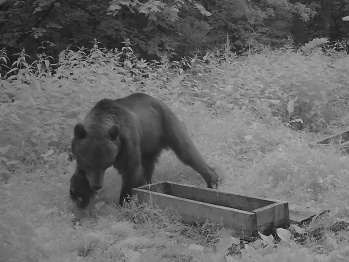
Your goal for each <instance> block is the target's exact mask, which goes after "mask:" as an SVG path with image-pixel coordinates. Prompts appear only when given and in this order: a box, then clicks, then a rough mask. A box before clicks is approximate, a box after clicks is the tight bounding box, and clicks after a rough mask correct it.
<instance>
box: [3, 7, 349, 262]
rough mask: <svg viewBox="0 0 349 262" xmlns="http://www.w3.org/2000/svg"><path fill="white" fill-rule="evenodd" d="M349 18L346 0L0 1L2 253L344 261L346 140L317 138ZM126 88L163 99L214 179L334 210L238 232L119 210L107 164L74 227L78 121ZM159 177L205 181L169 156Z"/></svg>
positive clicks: (14, 257)
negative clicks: (240, 235)
mask: <svg viewBox="0 0 349 262" xmlns="http://www.w3.org/2000/svg"><path fill="white" fill-rule="evenodd" d="M348 15H349V3H348V1H344V0H338V1H337V0H335V1H331V0H321V1H311V0H304V1H303V0H302V1H294V0H290V1H287V0H234V1H232V0H230V1H229V0H203V1H199V0H198V1H193V0H187V1H181V0H172V1H167V0H163V1H159V0H151V1H145V0H144V1H127V0H123V1H122V0H113V1H87V0H86V1H85V0H81V1H68V0H67V1H64V0H53V1H45V0H38V1H13V0H11V1H10V0H0V35H1V37H0V199H1V202H0V261H143V262H153V261H200V262H201V261H202V262H206V261H209V262H223V261H228V262H232V261H247V262H252V261H258V262H260V261H262V262H263V261H271V262H272V261H278V262H280V261H282V262H283V261H285V262H286V261H287V262H289V261H291V262H299V261H304V262H315V261H324V262H337V261H340V262H341V261H348V257H349V248H348V246H349V245H348V243H349V232H348V231H349V227H348V226H349V221H348V214H349V202H348V199H349V159H348V156H347V155H346V152H347V151H348V149H347V145H346V144H345V143H343V145H342V146H338V145H336V144H331V145H328V146H325V147H322V146H317V145H316V141H318V140H319V139H321V138H323V137H326V136H328V135H329V134H336V133H339V132H342V131H346V130H347V129H348V125H349V114H348V112H349V106H348V105H349V101H348V100H349V95H348V93H349V92H348V91H349V85H348V82H349V81H348V80H349V57H348V44H347V37H348V25H347V23H348ZM134 92H145V93H148V94H150V95H153V96H156V97H158V98H161V99H162V100H164V101H165V102H166V103H167V104H168V105H169V106H170V107H171V108H172V109H173V111H174V112H175V113H176V114H177V115H178V116H179V118H180V119H181V120H182V121H183V124H184V125H185V126H186V129H187V131H188V133H189V134H190V136H191V137H192V139H193V140H194V142H195V143H196V145H197V146H198V148H199V150H200V152H202V154H203V155H204V157H205V159H206V160H207V161H208V162H209V163H210V164H211V165H212V166H214V167H215V168H216V170H217V172H218V173H219V175H220V177H221V179H222V183H221V184H220V185H219V190H224V191H228V192H232V193H241V194H249V195H253V196H260V197H270V198H274V199H280V200H286V201H288V202H289V203H291V204H299V205H303V206H308V207H310V208H315V209H317V210H330V212H328V213H326V214H325V215H322V216H315V217H314V218H313V220H312V221H311V222H310V223H309V224H307V225H303V226H300V225H292V226H291V227H290V228H288V229H285V230H283V229H275V234H274V236H265V235H263V234H260V235H259V237H258V238H257V239H256V241H254V242H245V241H241V240H240V239H237V238H235V237H232V232H231V231H230V230H229V229H226V228H223V227H222V226H221V225H219V224H218V225H217V224H213V223H210V222H209V221H208V222H207V223H205V224H203V225H192V224H185V223H182V221H180V220H179V218H178V214H176V213H173V212H172V211H171V210H166V211H163V210H159V209H158V208H157V207H156V206H153V205H141V206H138V205H136V204H135V203H134V202H131V203H130V204H129V205H126V206H125V207H120V206H118V205H117V204H116V202H117V199H118V194H119V187H120V178H119V176H116V175H115V171H113V170H112V169H108V170H107V174H106V180H105V181H106V182H105V185H104V187H103V189H102V190H101V192H100V193H99V194H98V196H97V197H96V199H95V200H94V202H93V203H92V204H91V205H90V207H89V208H88V210H86V212H85V213H84V214H82V217H80V218H81V219H80V221H79V223H75V222H76V218H77V216H78V215H79V216H81V213H79V212H78V211H77V210H76V208H75V206H74V205H73V203H72V202H71V201H70V199H69V194H68V191H69V179H70V177H71V175H72V173H73V172H74V168H75V161H74V160H73V157H72V155H71V148H70V141H71V138H72V134H73V127H74V125H75V124H76V123H77V122H79V121H82V119H83V118H84V116H85V115H86V113H87V112H88V110H89V109H90V108H91V107H92V106H93V104H95V103H96V102H97V101H98V100H99V99H102V98H105V97H108V98H119V97H122V96H125V95H128V94H130V93H134ZM342 142H346V141H342ZM163 180H170V181H175V182H180V183H188V184H194V185H197V186H204V185H203V182H202V181H201V179H200V177H199V176H197V174H196V173H195V172H193V171H192V170H191V169H190V168H187V167H185V166H183V165H182V164H181V163H179V161H177V160H176V157H175V156H174V155H173V154H171V153H170V152H165V153H164V154H163V155H162V157H161V159H160V161H159V163H158V165H157V167H156V171H155V176H154V182H156V181H163ZM74 221H75V222H74Z"/></svg>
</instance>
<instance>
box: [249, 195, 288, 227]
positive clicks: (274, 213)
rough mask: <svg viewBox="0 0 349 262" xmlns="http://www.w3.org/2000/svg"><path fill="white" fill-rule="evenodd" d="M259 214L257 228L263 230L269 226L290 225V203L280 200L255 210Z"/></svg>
mask: <svg viewBox="0 0 349 262" xmlns="http://www.w3.org/2000/svg"><path fill="white" fill-rule="evenodd" d="M253 212H255V213H256V216H257V228H258V230H259V231H260V232H263V231H264V230H266V229H269V228H277V227H289V226H290V217H289V212H288V203H287V202H282V201H279V202H278V203H274V204H272V205H268V206H265V207H262V208H258V209H255V210H253Z"/></svg>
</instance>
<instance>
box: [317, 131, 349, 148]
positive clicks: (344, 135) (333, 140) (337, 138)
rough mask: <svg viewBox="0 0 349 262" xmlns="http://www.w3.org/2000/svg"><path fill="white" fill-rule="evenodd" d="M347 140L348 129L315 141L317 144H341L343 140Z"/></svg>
mask: <svg viewBox="0 0 349 262" xmlns="http://www.w3.org/2000/svg"><path fill="white" fill-rule="evenodd" d="M346 141H349V130H348V131H344V132H342V133H340V134H337V135H332V136H329V137H326V138H324V139H321V140H320V141H318V142H317V144H319V145H329V144H332V143H333V144H341V143H343V142H346Z"/></svg>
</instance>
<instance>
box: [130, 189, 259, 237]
mask: <svg viewBox="0 0 349 262" xmlns="http://www.w3.org/2000/svg"><path fill="white" fill-rule="evenodd" d="M132 191H133V194H134V195H137V196H138V201H139V203H143V202H150V203H154V204H155V205H157V206H159V207H160V208H163V209H166V208H169V207H172V208H174V210H177V211H178V212H179V213H180V214H181V216H182V218H183V219H184V220H185V221H187V222H199V223H205V222H206V221H207V220H209V221H215V222H218V223H222V224H223V226H225V227H229V228H231V229H233V230H234V234H235V235H237V236H239V237H241V238H243V239H247V240H249V239H251V237H252V236H256V235H257V218H256V214H255V213H252V212H248V211H242V210H237V209H234V208H229V207H223V206H216V205H213V204H209V203H203V202H198V201H195V200H190V199H184V198H181V197H176V196H171V195H166V194H163V193H158V192H149V191H147V190H144V189H141V188H134V189H132Z"/></svg>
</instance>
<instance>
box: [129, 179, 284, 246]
mask: <svg viewBox="0 0 349 262" xmlns="http://www.w3.org/2000/svg"><path fill="white" fill-rule="evenodd" d="M132 194H133V195H137V197H138V202H139V203H144V202H151V203H153V204H155V205H157V206H159V207H160V208H163V209H165V208H168V207H172V208H173V209H174V210H176V211H178V212H179V214H180V215H181V217H182V219H183V220H185V221H187V222H199V223H205V222H206V221H207V220H209V221H213V222H217V223H222V224H223V225H224V226H225V227H229V228H231V229H233V230H234V234H235V235H236V236H239V237H241V238H243V239H246V240H250V239H251V238H252V237H254V236H257V235H258V231H260V232H263V231H265V230H268V229H271V228H274V227H276V228H277V227H288V226H289V225H290V218H289V210H288V203H287V202H284V201H277V200H271V199H266V198H255V197H251V196H246V195H237V194H231V193H227V192H222V191H217V190H215V189H209V188H198V187H195V186H189V185H182V184H177V183H173V182H160V183H155V184H150V185H145V186H142V187H138V188H133V189H132Z"/></svg>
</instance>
